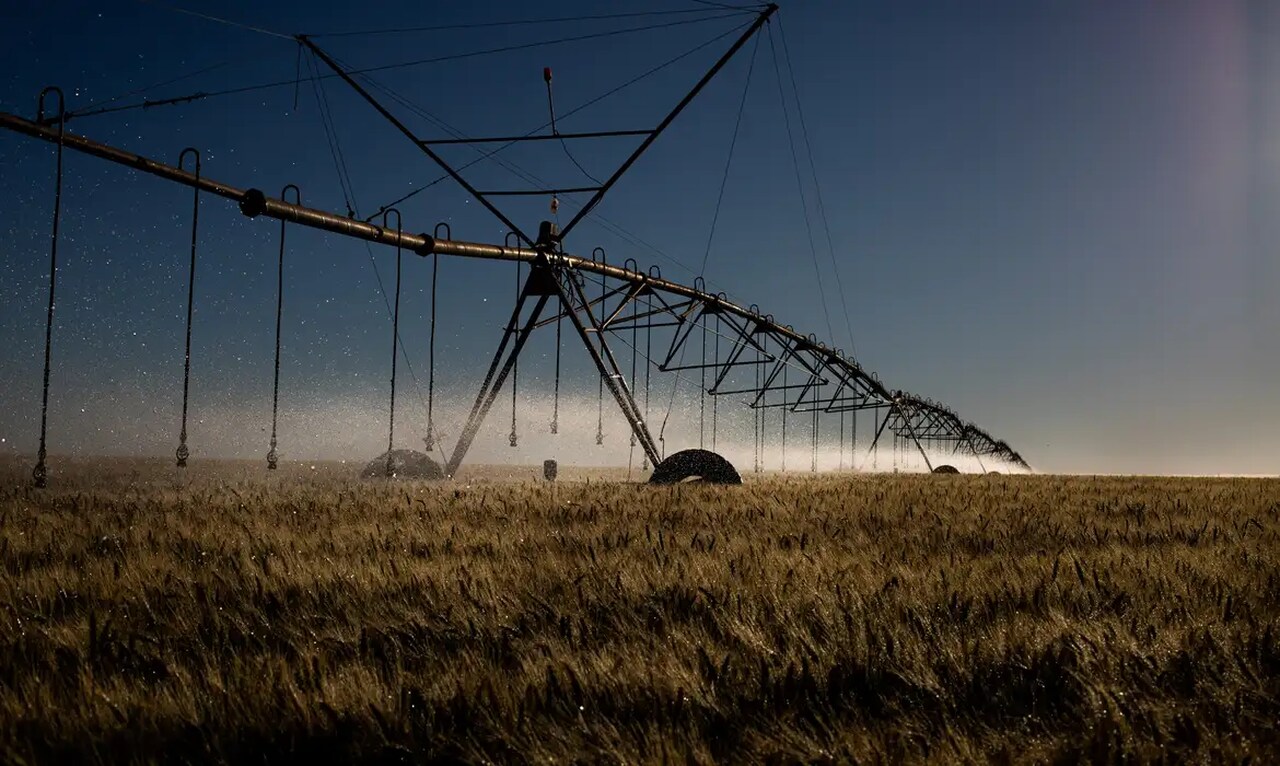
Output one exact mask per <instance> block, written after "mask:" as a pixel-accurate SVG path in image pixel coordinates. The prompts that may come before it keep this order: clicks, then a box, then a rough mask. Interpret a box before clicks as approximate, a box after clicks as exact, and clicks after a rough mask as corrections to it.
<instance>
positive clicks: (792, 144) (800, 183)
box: [769, 27, 835, 338]
mask: <svg viewBox="0 0 1280 766" xmlns="http://www.w3.org/2000/svg"><path fill="white" fill-rule="evenodd" d="M769 50H770V51H772V52H773V70H774V73H775V74H776V75H777V80H778V99H779V101H780V102H781V104H782V121H783V124H784V125H785V126H786V128H787V148H788V149H789V150H790V151H791V164H792V166H793V167H794V168H795V172H796V189H797V191H798V192H799V195H800V207H801V209H802V210H803V211H804V228H805V232H806V233H807V234H808V236H809V255H810V256H812V258H813V274H814V278H815V279H816V280H817V282H818V299H819V302H820V303H821V304H822V317H823V319H824V320H826V323H827V337H829V338H834V337H835V333H834V332H833V331H832V329H831V312H830V311H828V310H827V294H826V291H825V290H823V289H822V269H821V268H819V266H818V248H817V245H815V244H814V241H813V225H812V224H811V223H810V221H809V203H808V201H807V200H806V199H805V194H804V179H803V178H801V176H800V159H799V158H798V157H797V156H796V141H795V136H794V134H793V133H792V131H791V113H790V112H789V111H788V110H787V98H786V94H785V93H784V91H783V88H782V69H781V67H780V66H779V65H778V49H777V48H776V47H775V46H774V44H773V28H772V27H770V28H769Z"/></svg>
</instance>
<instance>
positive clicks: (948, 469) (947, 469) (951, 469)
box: [933, 465, 960, 473]
mask: <svg viewBox="0 0 1280 766" xmlns="http://www.w3.org/2000/svg"><path fill="white" fill-rule="evenodd" d="M933 472H934V473H960V469H958V468H956V467H955V466H953V465H940V466H938V467H937V468H935V469H933Z"/></svg>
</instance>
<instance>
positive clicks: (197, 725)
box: [0, 462, 1280, 763]
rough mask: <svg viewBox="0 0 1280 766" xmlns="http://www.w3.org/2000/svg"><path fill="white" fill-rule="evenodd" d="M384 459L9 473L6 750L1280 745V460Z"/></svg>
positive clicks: (277, 752)
mask: <svg viewBox="0 0 1280 766" xmlns="http://www.w3.org/2000/svg"><path fill="white" fill-rule="evenodd" d="M357 469H358V467H355V466H348V467H346V468H345V469H339V468H336V467H333V466H321V467H317V469H316V470H315V471H312V470H311V469H310V468H309V467H306V466H302V467H299V466H292V467H290V468H289V470H287V471H282V472H280V475H276V476H268V477H264V476H263V474H264V473H265V472H264V471H261V467H260V466H257V465H256V464H255V465H254V466H247V465H246V466H223V467H219V468H216V469H214V468H209V467H200V466H196V467H195V468H194V469H193V470H192V472H191V474H190V475H189V476H188V477H187V479H186V480H185V482H186V483H184V484H178V483H177V482H176V480H175V479H174V478H173V472H172V471H171V470H169V469H160V468H157V467H156V466H155V465H150V464H137V465H134V466H122V464H120V463H118V462H117V463H112V464H109V465H107V466H91V465H81V466H78V467H73V468H69V469H65V470H64V471H63V472H62V473H61V474H59V475H56V476H55V477H54V481H55V488H53V489H51V490H47V491H45V492H36V491H33V490H30V489H27V488H26V487H25V486H23V485H22V483H21V481H20V474H19V473H18V472H17V468H15V467H12V466H9V467H6V469H5V471H7V473H5V474H4V475H3V477H2V479H3V481H4V484H0V529H3V532H2V533H0V534H2V535H3V538H2V540H0V608H3V614H4V617H3V621H2V622H0V658H3V659H2V661H0V759H3V760H5V761H8V762H18V760H19V759H21V760H25V761H27V762H78V761H110V762H133V761H137V762H148V761H156V760H165V761H174V760H176V761H225V762H233V763H244V762H263V760H264V756H265V759H266V760H267V761H269V762H315V761H333V760H362V761H379V762H383V761H385V762H401V761H408V762H415V761H423V760H445V761H458V760H460V761H466V762H479V761H486V760H488V761H498V762H535V761H537V762H546V761H549V760H555V761H565V760H571V761H572V760H586V761H591V762H606V763H608V762H658V761H668V760H679V761H689V762H712V761H719V762H762V761H781V762H791V761H824V760H830V761H836V762H850V761H860V762H881V761H901V760H909V761H917V760H928V761H943V762H950V761H968V760H976V761H988V760H1003V759H1006V758H1012V759H1014V760H1033V761H1053V762H1079V761H1115V760H1121V759H1124V758H1131V759H1136V760H1139V761H1151V760H1165V761H1185V760H1207V761H1223V760H1237V759H1243V758H1246V757H1249V756H1252V757H1253V758H1254V759H1255V760H1256V761H1259V762H1274V761H1275V760H1276V759H1277V758H1278V757H1280V733H1278V732H1277V720H1280V482H1276V481H1264V480H1235V479H1222V480H1218V479H1122V478H1101V479H1092V478H1057V477H1008V476H1006V477H963V476H961V477H931V476H902V477H893V476H884V477H876V478H867V477H823V478H812V477H802V478H778V477H772V478H766V479H763V480H759V481H754V482H749V483H748V484H747V485H746V486H744V487H741V488H734V489H717V488H710V487H697V486H680V487H674V488H665V489H650V488H647V487H637V486H631V485H623V484H616V483H599V482H594V483H590V484H587V483H581V482H578V483H561V484H560V485H558V486H556V487H554V488H552V487H549V486H547V485H535V484H527V483H525V484H522V483H511V482H494V483H484V482H476V481H473V482H472V483H471V484H470V485H468V484H466V483H464V482H459V483H456V484H442V485H426V484H391V485H388V484H386V483H384V482H360V481H358V480H353V479H348V478H346V476H347V475H348V473H349V472H351V471H354V470H357ZM530 473H531V474H532V473H533V471H532V470H531V471H530Z"/></svg>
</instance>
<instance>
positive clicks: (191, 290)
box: [175, 147, 200, 468]
mask: <svg viewBox="0 0 1280 766" xmlns="http://www.w3.org/2000/svg"><path fill="white" fill-rule="evenodd" d="M188 153H190V154H191V155H192V156H193V157H195V174H194V175H195V177H196V184H197V185H196V186H194V187H193V188H194V190H195V191H194V193H193V195H192V202H191V265H190V268H188V270H187V346H186V353H185V354H184V356H183V363H182V430H181V431H179V432H178V449H177V452H176V453H175V455H176V456H177V459H178V467H179V468H186V467H187V458H189V457H191V450H190V449H188V448H187V401H188V395H189V394H190V392H191V318H192V315H193V313H194V310H195V295H196V235H197V234H198V231H199V228H200V186H199V180H200V151H199V150H198V149H193V148H191V147H187V148H186V149H183V150H182V154H180V155H179V156H178V167H179V168H182V167H183V165H184V162H185V160H186V157H187V154H188Z"/></svg>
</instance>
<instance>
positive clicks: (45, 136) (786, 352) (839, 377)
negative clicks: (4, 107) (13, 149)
mask: <svg viewBox="0 0 1280 766" xmlns="http://www.w3.org/2000/svg"><path fill="white" fill-rule="evenodd" d="M0 128H4V129H8V130H12V131H15V132H18V133H22V134H25V135H28V136H33V137H36V138H40V139H42V140H45V141H49V142H51V143H55V144H56V143H59V142H61V144H62V145H63V146H64V147H65V148H68V149H72V150H74V151H78V152H81V153H84V154H89V155H91V156H96V157H99V158H101V159H105V160H108V161H111V162H114V163H117V164H121V165H124V166H126V167H129V168H131V169H133V170H137V171H140V172H144V173H148V174H150V175H154V176H157V177H160V178H164V179H166V180H170V181H174V182H176V183H180V184H182V185H185V186H188V187H192V188H198V189H199V190H201V191H203V192H207V193H210V194H213V195H215V196H219V197H223V198H225V199H229V200H232V201H234V202H236V203H238V205H239V206H240V210H241V212H242V213H244V214H245V215H246V216H249V217H256V216H267V217H270V218H274V219H277V220H280V221H287V222H291V223H296V224H300V225H304V226H308V227H310V228H315V229H320V230H323V231H329V232H332V233H337V234H342V235H344V236H349V237H353V238H357V239H363V240H366V241H369V242H373V243H377V244H383V245H390V246H396V245H399V246H400V247H401V248H403V249H406V250H409V251H411V252H414V253H416V254H418V255H420V256H428V255H437V256H439V255H453V256H461V257H469V258H483V259H490V260H503V261H517V262H525V263H531V264H533V263H537V264H541V265H544V266H545V267H546V268H548V269H550V270H551V271H552V273H553V274H555V275H556V278H555V280H554V281H555V282H556V284H560V285H561V289H560V290H559V292H560V293H561V307H560V310H561V311H562V312H564V316H565V317H566V318H573V321H574V324H575V328H576V329H578V330H579V335H580V336H581V337H582V338H583V340H584V343H585V344H586V345H587V348H588V350H589V352H590V353H591V354H592V357H593V361H595V363H596V365H597V368H598V369H599V370H600V372H601V374H602V375H603V376H605V377H604V379H603V381H604V384H605V385H606V386H607V387H609V389H610V391H611V392H612V393H613V394H614V396H615V399H617V400H618V404H619V407H620V408H621V409H622V410H623V413H624V415H626V416H627V418H628V421H629V422H630V424H631V427H632V431H633V433H636V434H637V439H638V442H639V443H641V444H642V445H644V448H645V450H646V454H647V455H648V456H649V458H650V459H651V460H653V459H654V458H655V457H657V456H658V451H657V449H656V447H655V445H654V442H653V440H652V437H651V436H649V434H648V428H647V424H645V423H644V421H643V418H640V417H639V416H638V408H637V407H636V405H635V403H634V401H633V400H632V399H631V396H630V394H631V392H630V391H629V390H628V389H627V387H626V386H625V383H624V382H622V381H621V380H620V379H619V378H613V377H610V376H611V375H614V374H618V369H619V368H618V367H617V364H616V360H615V359H613V355H612V351H611V350H610V349H609V347H608V343H607V340H606V338H605V336H606V334H607V333H609V332H617V331H621V330H623V329H626V328H627V327H629V325H627V324H626V323H625V322H617V321H616V320H617V319H618V317H620V316H622V312H623V309H625V308H626V306H627V305H629V304H630V303H632V302H634V301H635V300H636V297H637V296H638V295H640V294H641V293H642V292H644V291H648V293H649V294H651V295H654V296H657V297H659V298H660V299H659V300H657V301H655V303H654V308H653V309H652V313H653V316H658V315H659V314H666V315H668V316H670V318H671V322H668V323H666V324H667V325H668V326H674V327H675V328H676V329H675V332H676V333H678V334H679V333H682V332H683V335H682V338H677V339H675V340H673V343H672V345H671V346H670V347H669V348H668V349H667V353H666V354H665V355H664V356H665V360H664V361H665V362H666V363H667V365H668V369H671V370H678V369H688V368H689V367H688V366H685V365H674V366H672V365H670V364H669V362H670V360H671V359H672V358H674V355H675V354H678V352H679V349H680V347H681V344H683V343H686V342H687V341H688V338H689V337H690V331H691V330H692V327H693V326H694V325H695V324H696V323H697V322H698V321H699V318H700V317H701V316H702V315H703V314H704V313H708V314H709V313H711V312H716V313H718V314H720V315H721V316H722V318H725V317H731V318H732V320H731V321H729V322H722V325H721V326H722V328H726V327H727V328H728V329H727V330H726V331H725V332H726V337H729V338H730V339H731V340H732V342H731V343H730V344H728V345H729V348H730V352H729V354H728V355H726V357H725V358H724V359H716V360H713V361H712V362H711V363H710V365H709V366H710V367H711V368H712V370H713V372H714V374H713V379H715V380H716V381H717V382H718V384H717V385H716V386H713V388H714V390H713V392H712V393H714V394H715V395H718V396H724V395H736V394H751V395H753V396H752V398H751V400H750V401H748V402H747V404H748V405H749V406H751V407H753V408H773V407H781V408H788V409H791V410H793V411H796V412H808V411H811V408H813V407H821V408H822V409H823V410H824V411H826V412H839V411H842V410H843V411H849V410H854V411H856V410H859V409H871V410H878V409H883V408H886V407H889V408H891V409H898V410H899V414H900V415H901V416H902V417H903V418H904V419H903V421H902V422H901V423H897V422H896V421H895V422H893V423H890V421H891V420H893V418H886V419H885V421H884V422H882V423H880V424H879V428H878V430H877V439H876V440H873V442H872V444H873V448H874V445H875V444H876V441H878V437H879V434H880V433H881V432H882V431H883V430H884V429H885V428H886V427H890V426H892V427H894V428H895V432H900V433H902V434H904V435H906V436H908V437H910V438H912V439H914V440H916V441H917V442H918V441H919V439H920V436H921V435H922V432H923V436H924V439H925V440H926V441H928V440H930V439H934V440H936V439H939V438H942V437H943V436H945V437H946V438H948V439H951V438H956V439H957V441H956V445H957V449H964V450H966V451H968V452H971V453H972V454H974V455H975V456H979V457H986V456H994V457H998V458H1000V459H1002V460H1006V461H1009V462H1012V463H1014V464H1016V465H1019V466H1022V467H1025V468H1029V466H1028V465H1027V464H1026V462H1025V461H1024V460H1023V459H1022V457H1021V456H1020V455H1019V454H1018V453H1017V452H1015V451H1014V450H1013V449H1012V448H1010V447H1009V446H1008V444H1006V443H1005V442H1003V441H998V440H996V439H994V438H993V437H991V436H990V434H988V433H987V432H986V431H984V430H982V429H980V428H978V427H977V426H975V425H973V424H971V423H965V422H964V421H962V420H960V419H959V418H958V417H956V416H954V414H953V413H950V411H949V410H945V408H944V407H942V406H941V405H937V404H936V403H931V402H929V401H928V400H923V399H919V398H917V397H913V396H911V395H910V394H904V393H902V392H890V391H889V390H888V389H887V388H885V387H884V385H883V384H882V383H881V382H880V381H879V380H878V379H877V378H876V377H875V376H874V375H872V374H869V373H867V372H865V371H864V370H863V369H862V368H861V366H860V365H858V364H857V363H856V362H855V361H854V360H852V359H850V358H848V357H846V356H844V355H843V354H841V353H839V352H838V351H836V350H834V349H829V348H827V347H826V346H824V345H822V344H821V343H817V342H816V341H815V340H814V339H813V338H812V336H804V335H801V334H800V333H798V332H796V331H795V330H793V329H792V328H790V327H789V326H785V325H781V324H779V323H778V322H776V321H774V320H773V318H772V317H771V316H769V315H761V314H759V312H758V311H756V310H752V309H747V308H744V307H742V306H738V305H737V304H734V303H733V302H731V301H729V300H727V299H726V298H725V297H724V296H723V295H713V294H711V293H708V292H706V291H705V290H700V289H697V288H696V287H689V286H687V285H683V284H680V283H677V282H672V281H670V280H666V279H663V278H661V277H660V276H654V275H652V274H646V273H643V272H641V271H639V270H638V269H628V268H623V267H618V266H612V265H609V264H608V263H606V262H605V261H604V260H603V259H600V260H596V259H595V258H594V257H592V258H581V257H577V256H573V255H571V254H568V253H563V252H559V251H551V252H548V251H546V249H545V248H542V249H539V248H526V247H512V246H499V245H492V244H483V243H475V242H465V241H458V240H452V239H450V238H447V237H446V238H443V239H442V238H438V237H435V236H431V235H427V234H411V233H408V232H405V231H403V230H399V231H397V230H393V229H388V228H386V227H383V226H378V225H375V224H372V223H369V222H365V221H359V220H354V219H351V218H349V217H346V216H342V215H337V214H334V213H330V212H326V211H321V210H316V209H313V208H308V207H304V206H302V205H300V204H293V203H289V202H286V201H284V200H281V199H274V198H271V197H268V196H267V195H266V194H264V193H263V192H262V191H260V190H258V189H240V188H237V187H234V186H230V185H228V184H224V183H221V182H219V181H215V180H212V179H209V178H207V177H205V176H203V175H196V174H193V173H189V172H187V171H185V170H182V169H181V168H178V167H174V166H171V165H166V164H164V163H161V162H157V161H155V160H152V159H149V158H146V157H143V156H141V155H137V154H134V153H131V152H127V151H124V150H121V149H119V148H116V147H112V146H108V145H105V144H101V143H98V142H96V141H92V140H91V139H88V138H85V137H83V136H79V135H76V134H72V133H66V132H65V131H61V130H59V129H58V128H57V127H46V126H42V125H40V124H38V123H37V122H32V121H30V120H26V119H24V118H22V117H18V116H16V115H12V114H7V113H2V112H0ZM582 274H594V275H596V276H598V277H599V278H600V279H601V280H602V282H603V283H604V284H603V285H602V292H601V295H600V297H597V298H595V299H589V298H587V296H586V294H585V292H584V291H583V289H582V286H581V285H580V284H578V280H577V279H574V278H570V277H569V276H568V275H582ZM610 280H613V281H616V282H617V285H616V286H615V287H612V288H609V285H608V283H609V281H610ZM561 282H565V283H567V284H568V285H569V286H568V287H567V288H566V287H564V285H563V284H561ZM569 297H572V298H573V300H567V299H568V298H569ZM669 298H673V299H669ZM611 301H617V302H619V304H620V305H617V306H611V305H610V302H611ZM580 314H581V315H582V316H586V317H587V321H586V322H584V321H583V320H582V316H579V315H580ZM544 324H545V323H544ZM537 326H542V325H539V324H538V322H537V321H536V320H535V321H534V322H533V323H532V324H531V325H530V326H529V328H528V330H529V331H530V332H531V331H532V330H533V329H534V328H535V327H537ZM593 334H594V335H595V336H597V338H598V339H599V348H598V349H597V348H595V346H594V345H593V344H592V343H591V342H590V341H591V336H592V335H593ZM734 336H737V337H736V338H735V337H734ZM524 337H526V338H527V334H525V335H524ZM520 345H521V346H523V343H520ZM771 345H772V346H776V349H770V346H771ZM747 348H756V349H759V350H762V353H761V357H762V358H761V359H760V361H759V362H757V361H756V360H743V359H741V358H740V357H741V356H742V353H743V351H745V349H747ZM511 361H512V363H514V359H513V360H511ZM727 364H732V365H740V366H744V367H751V366H755V367H757V368H759V367H761V366H764V367H767V368H768V372H767V374H766V375H765V376H764V382H763V384H762V385H761V386H760V387H758V388H756V387H752V388H745V389H730V388H725V387H722V386H721V385H719V384H722V383H723V382H724V381H725V380H726V376H727V374H728V370H729V367H728V366H726V365H727ZM786 368H792V369H796V370H798V371H800V372H801V378H800V379H801V380H802V382H800V383H794V384H789V385H779V384H778V382H777V378H778V376H779V373H780V372H781V371H782V370H783V369H786ZM693 369H697V368H696V367H693ZM496 374H497V373H496V372H495V375H496ZM492 382H493V381H490V384H492ZM832 383H834V385H835V389H834V391H833V392H832V393H831V394H830V396H827V397H825V398H819V397H818V396H817V391H819V390H821V389H823V388H824V387H825V386H827V385H831V384H832ZM490 387H491V385H490V386H486V388H490ZM842 390H844V391H846V393H845V394H841V393H840V392H841V391H842ZM797 391H799V392H802V395H803V399H802V398H801V396H796V395H794V392H797ZM850 392H852V393H850ZM766 394H781V400H780V401H770V400H768V399H767V398H766ZM811 394H812V395H811ZM478 401H481V402H482V401H483V398H479V399H478ZM933 410H938V411H945V412H946V413H950V414H949V415H948V416H947V417H945V418H944V417H941V416H940V415H936V414H935V415H932V416H930V417H932V420H930V421H929V423H930V425H929V426H928V428H924V424H925V421H923V420H919V419H917V420H915V421H914V422H912V421H911V419H910V418H911V413H913V412H918V413H921V416H923V415H924V414H927V413H929V412H931V411H933ZM917 425H920V426H921V428H920V429H917V427H916V426H917ZM476 427H477V428H478V425H477V426H476ZM473 436H474V434H473ZM961 445H963V446H961ZM462 454H465V450H464V451H463V453H462ZM456 467H457V466H456V465H454V470H456Z"/></svg>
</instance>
